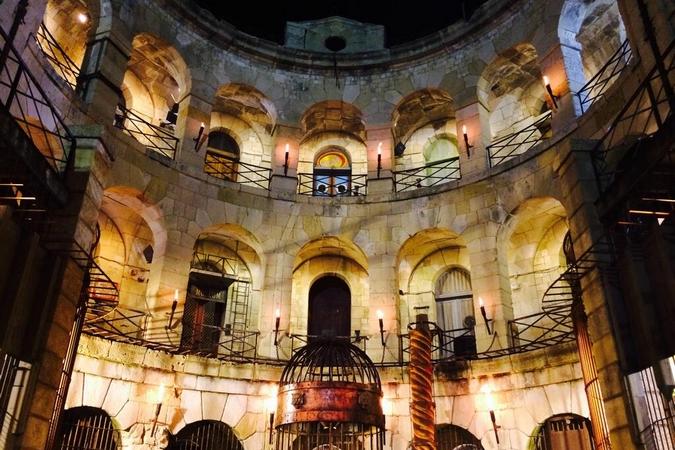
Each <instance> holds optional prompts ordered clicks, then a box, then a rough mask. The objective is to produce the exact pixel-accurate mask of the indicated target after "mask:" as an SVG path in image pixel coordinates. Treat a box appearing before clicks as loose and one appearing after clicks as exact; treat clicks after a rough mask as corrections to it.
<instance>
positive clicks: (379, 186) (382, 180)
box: [366, 128, 395, 195]
mask: <svg viewBox="0 0 675 450" xmlns="http://www.w3.org/2000/svg"><path fill="white" fill-rule="evenodd" d="M393 146H394V143H393V141H392V139H391V129H390V128H378V129H373V130H368V141H367V142H366V148H367V150H366V151H367V154H368V195H378V194H390V193H392V192H394V190H395V186H394V175H393V173H392V168H393V152H394V147H393Z"/></svg>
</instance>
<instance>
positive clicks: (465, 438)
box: [436, 424, 483, 450]
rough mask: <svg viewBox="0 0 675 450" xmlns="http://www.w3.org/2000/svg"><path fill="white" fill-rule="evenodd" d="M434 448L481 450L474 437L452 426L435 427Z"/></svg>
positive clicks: (462, 429) (439, 449)
mask: <svg viewBox="0 0 675 450" xmlns="http://www.w3.org/2000/svg"><path fill="white" fill-rule="evenodd" d="M436 446H437V449H438V450H483V446H482V445H481V444H480V440H478V438H477V437H476V436H474V435H473V434H471V432H469V431H468V430H465V429H464V428H462V427H459V426H457V425H452V424H442V425H436Z"/></svg>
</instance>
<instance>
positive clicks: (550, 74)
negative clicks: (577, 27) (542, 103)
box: [539, 44, 583, 136]
mask: <svg viewBox="0 0 675 450" xmlns="http://www.w3.org/2000/svg"><path fill="white" fill-rule="evenodd" d="M564 56H565V57H567V56H571V57H572V59H571V60H567V62H568V65H566V64H565V62H566V59H565V58H564ZM576 64H579V65H581V56H580V55H579V51H578V50H577V51H576V59H575V54H574V50H573V49H571V48H570V47H563V46H562V45H560V44H556V45H555V46H553V47H552V48H550V49H549V50H548V53H546V54H545V55H540V59H539V67H541V73H542V74H543V75H544V76H546V77H547V78H548V79H549V81H550V85H551V91H552V93H553V98H552V96H551V95H550V94H549V93H548V92H546V94H545V95H546V101H547V102H548V105H549V108H550V109H551V111H553V116H552V120H551V126H552V127H553V135H554V136H560V135H562V134H563V133H564V132H565V130H566V129H568V128H569V127H571V126H572V125H573V124H574V122H575V119H576V117H577V116H578V115H580V114H581V109H580V107H579V105H576V104H575V103H576V102H575V98H576V96H575V95H574V93H573V92H572V90H571V89H570V84H569V80H570V75H573V76H574V84H575V88H577V89H579V88H581V87H582V86H583V78H580V76H581V77H583V68H582V69H581V74H579V73H573V72H568V69H573V68H574V66H575V65H576ZM580 67H581V66H580ZM540 82H541V83H542V84H543V83H544V80H543V79H542V80H540ZM579 83H581V84H579ZM544 89H545V90H546V87H545V86H544ZM554 100H555V103H554Z"/></svg>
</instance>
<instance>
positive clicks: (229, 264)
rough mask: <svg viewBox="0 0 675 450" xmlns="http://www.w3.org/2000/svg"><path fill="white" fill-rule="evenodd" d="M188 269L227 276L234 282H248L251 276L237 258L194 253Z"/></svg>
mask: <svg viewBox="0 0 675 450" xmlns="http://www.w3.org/2000/svg"><path fill="white" fill-rule="evenodd" d="M190 268H191V269H197V270H210V271H214V270H215V271H216V272H217V273H218V274H221V275H228V276H229V277H231V278H233V279H235V280H242V281H250V279H251V274H250V272H249V270H248V268H247V267H246V265H245V264H243V263H242V262H241V260H239V259H238V258H231V257H227V256H221V255H213V254H211V253H204V252H194V253H193V254H192V261H190Z"/></svg>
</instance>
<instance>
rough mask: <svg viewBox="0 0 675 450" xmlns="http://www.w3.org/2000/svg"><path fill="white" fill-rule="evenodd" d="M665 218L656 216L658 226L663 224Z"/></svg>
mask: <svg viewBox="0 0 675 450" xmlns="http://www.w3.org/2000/svg"><path fill="white" fill-rule="evenodd" d="M665 220H666V218H665V217H657V218H656V221H657V222H658V223H659V226H661V225H663V222H664V221H665Z"/></svg>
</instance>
